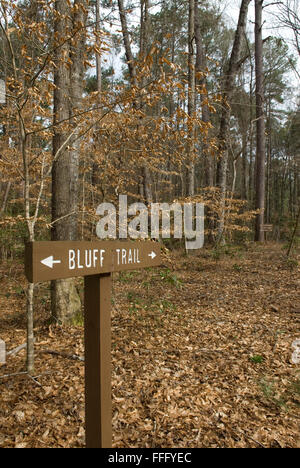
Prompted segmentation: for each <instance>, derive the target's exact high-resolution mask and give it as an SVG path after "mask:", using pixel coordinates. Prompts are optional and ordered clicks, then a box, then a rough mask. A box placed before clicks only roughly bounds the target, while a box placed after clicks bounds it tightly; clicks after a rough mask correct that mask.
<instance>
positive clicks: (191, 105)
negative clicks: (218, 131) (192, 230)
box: [187, 0, 196, 197]
mask: <svg viewBox="0 0 300 468" xmlns="http://www.w3.org/2000/svg"><path fill="white" fill-rule="evenodd" d="M194 40H195V0H189V31H188V86H189V89H188V115H189V118H190V122H189V129H188V134H189V140H190V142H189V143H188V149H187V155H188V161H187V163H188V184H187V186H188V196H190V197H193V196H194V195H195V124H194V122H193V119H194V114H195V95H196V93H195V84H196V82H195V50H194Z"/></svg>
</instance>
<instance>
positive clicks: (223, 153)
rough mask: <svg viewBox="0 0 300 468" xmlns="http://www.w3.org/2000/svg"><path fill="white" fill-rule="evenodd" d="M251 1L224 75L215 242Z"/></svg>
mask: <svg viewBox="0 0 300 468" xmlns="http://www.w3.org/2000/svg"><path fill="white" fill-rule="evenodd" d="M250 1H251V0H242V3H241V7H240V14H239V20H238V25H237V29H236V33H235V38H234V43H233V47H232V51H231V56H230V60H229V64H228V67H227V70H226V73H225V79H224V92H223V109H222V115H221V122H220V131H219V161H218V164H217V186H218V187H219V188H220V195H221V200H220V214H219V219H218V223H217V232H218V234H217V241H218V242H219V241H220V240H221V238H222V235H223V232H224V227H225V226H224V222H225V197H226V184H227V166H228V136H229V130H230V101H231V97H232V93H233V90H234V82H235V77H236V74H237V71H238V69H239V59H240V53H241V47H242V39H243V34H244V32H245V27H246V20H247V14H248V7H249V3H250Z"/></svg>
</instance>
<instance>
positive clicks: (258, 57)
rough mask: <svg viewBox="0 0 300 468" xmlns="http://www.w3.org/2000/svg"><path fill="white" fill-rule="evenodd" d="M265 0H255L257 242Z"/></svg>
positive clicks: (258, 232) (259, 235) (258, 234)
mask: <svg viewBox="0 0 300 468" xmlns="http://www.w3.org/2000/svg"><path fill="white" fill-rule="evenodd" d="M262 11H263V0H255V75H256V178H255V184H256V185H255V187H256V188H255V192H256V198H255V208H256V209H257V210H260V212H259V214H258V215H257V216H256V225H255V240H256V241H259V242H263V241H264V238H265V236H264V232H263V231H262V225H263V224H264V216H265V171H266V169H265V160H266V141H265V112H264V73H263V40H262Z"/></svg>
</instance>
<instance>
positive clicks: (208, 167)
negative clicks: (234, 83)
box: [195, 0, 214, 187]
mask: <svg viewBox="0 0 300 468" xmlns="http://www.w3.org/2000/svg"><path fill="white" fill-rule="evenodd" d="M200 26H201V25H200V12H199V0H195V43H196V62H195V73H196V84H198V85H199V86H201V87H205V88H206V87H207V79H206V78H205V76H203V77H201V78H198V77H197V74H199V73H205V72H206V68H207V60H206V54H205V50H204V45H203V40H202V35H201V27H200ZM205 99H206V95H204V94H200V100H201V107H202V109H201V110H202V121H203V122H204V123H208V122H209V121H210V112H209V108H208V106H207V104H203V103H204V100H205ZM202 148H203V153H204V157H205V185H206V187H213V185H214V172H213V160H212V157H211V156H210V155H209V154H208V153H207V151H206V145H205V143H202Z"/></svg>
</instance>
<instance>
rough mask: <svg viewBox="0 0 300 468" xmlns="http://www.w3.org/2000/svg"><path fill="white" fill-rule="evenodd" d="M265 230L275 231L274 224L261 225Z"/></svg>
mask: <svg viewBox="0 0 300 468" xmlns="http://www.w3.org/2000/svg"><path fill="white" fill-rule="evenodd" d="M261 230H262V231H263V232H272V231H273V224H263V225H262V227H261Z"/></svg>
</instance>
